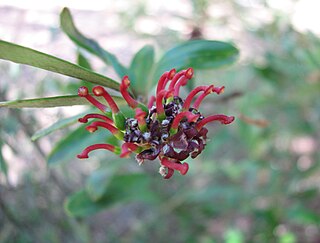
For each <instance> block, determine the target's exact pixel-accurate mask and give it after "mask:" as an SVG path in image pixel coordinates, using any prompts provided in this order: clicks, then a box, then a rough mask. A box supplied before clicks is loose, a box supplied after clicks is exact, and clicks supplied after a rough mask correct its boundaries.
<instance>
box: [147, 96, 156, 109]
mask: <svg viewBox="0 0 320 243" xmlns="http://www.w3.org/2000/svg"><path fill="white" fill-rule="evenodd" d="M155 101H156V97H155V96H154V95H151V97H150V99H149V102H148V109H151V107H152V106H153V104H154V102H155Z"/></svg>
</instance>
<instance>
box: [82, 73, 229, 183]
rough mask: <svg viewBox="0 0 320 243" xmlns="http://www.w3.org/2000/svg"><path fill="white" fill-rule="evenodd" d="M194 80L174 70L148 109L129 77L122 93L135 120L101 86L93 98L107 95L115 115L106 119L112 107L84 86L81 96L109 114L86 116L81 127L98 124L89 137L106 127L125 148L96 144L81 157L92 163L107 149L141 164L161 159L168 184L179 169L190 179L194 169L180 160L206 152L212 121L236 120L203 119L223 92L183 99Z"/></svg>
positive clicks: (206, 89)
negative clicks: (93, 155) (211, 99)
mask: <svg viewBox="0 0 320 243" xmlns="http://www.w3.org/2000/svg"><path fill="white" fill-rule="evenodd" d="M192 76H193V69H192V68H188V69H186V70H182V71H180V72H178V73H176V70H175V69H172V70H171V71H169V72H165V73H164V74H163V75H162V76H161V77H160V79H159V81H158V86H157V90H156V95H155V96H152V97H151V98H150V100H149V103H148V107H146V106H145V105H143V104H141V103H139V102H138V101H136V100H135V99H133V98H132V97H131V95H130V94H129V92H128V88H129V86H130V80H129V78H128V77H127V76H125V77H124V78H123V79H122V82H121V84H120V92H121V94H122V96H123V98H124V99H125V100H126V102H127V104H128V105H129V106H130V107H131V108H132V109H134V110H135V116H134V117H125V116H124V115H123V113H122V112H121V111H120V109H119V108H118V106H117V104H116V103H115V102H114V100H113V99H112V97H111V96H110V95H109V93H108V92H107V91H106V90H105V89H104V88H103V87H101V86H96V87H94V88H93V90H92V91H93V94H94V96H103V97H104V99H105V100H106V102H107V103H108V105H109V107H110V110H111V115H110V116H107V115H109V114H110V112H109V108H108V107H107V106H106V105H104V104H102V103H100V102H99V101H98V100H97V99H96V98H94V97H93V96H92V95H90V94H89V92H88V89H87V88H86V87H80V88H79V90H78V94H79V96H81V97H85V98H86V99H87V100H88V101H89V102H91V103H92V104H93V105H94V106H96V107H97V108H99V109H100V110H101V111H102V112H103V113H104V114H105V115H102V114H87V115H86V116H84V117H83V118H80V119H79V122H82V123H87V122H88V119H91V118H94V119H97V120H95V121H93V122H92V123H91V124H90V125H89V126H87V127H86V129H87V130H88V131H89V132H95V131H96V130H97V129H98V127H102V128H106V129H107V130H109V131H110V132H111V133H112V134H113V135H114V136H115V137H116V138H118V139H119V140H121V141H123V142H124V143H123V144H122V146H121V147H117V146H114V145H112V144H94V145H91V146H89V147H87V148H86V149H84V150H83V151H82V153H81V154H79V155H78V158H80V159H83V158H88V154H89V153H90V152H91V151H92V150H96V149H106V150H109V151H111V152H114V153H116V154H119V155H120V157H127V156H129V155H130V154H131V153H135V154H136V159H137V161H138V163H139V165H141V164H142V163H143V162H144V160H146V159H147V160H154V159H156V158H157V157H158V158H159V160H160V165H161V167H160V169H159V173H160V174H161V175H162V176H163V178H164V179H169V178H170V177H171V176H172V175H173V173H174V171H175V170H178V171H179V172H180V173H181V174H182V175H185V174H186V173H187V172H188V169H189V165H188V164H187V163H182V162H181V161H183V160H185V159H186V158H188V157H189V156H190V157H191V158H195V157H197V156H198V155H199V154H200V153H201V152H202V151H203V149H204V147H205V145H206V139H207V132H208V130H207V129H206V128H205V127H204V126H205V125H206V124H207V123H209V122H213V121H219V122H221V123H222V124H230V123H231V122H233V121H234V117H233V116H226V115H221V114H218V115H212V116H208V117H204V116H203V115H202V114H201V113H200V112H199V111H198V109H199V106H200V104H201V102H202V100H203V99H204V98H205V97H206V96H207V95H209V94H210V93H217V94H220V93H222V92H223V91H224V87H215V86H213V85H209V86H199V87H196V88H195V89H194V90H192V91H191V92H190V93H189V95H188V96H187V97H186V98H185V99H182V98H180V97H179V90H180V87H181V86H184V85H186V84H187V82H188V81H189V80H190V79H191V78H192ZM199 93H200V94H199ZM198 94H199V95H198ZM196 95H198V96H197V98H195V96H196ZM194 98H195V101H194V102H193V104H192V105H191V103H192V101H193V100H194Z"/></svg>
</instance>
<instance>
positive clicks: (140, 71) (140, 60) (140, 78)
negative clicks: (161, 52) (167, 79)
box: [130, 45, 154, 94]
mask: <svg viewBox="0 0 320 243" xmlns="http://www.w3.org/2000/svg"><path fill="white" fill-rule="evenodd" d="M153 65H154V48H153V47H152V46H150V45H146V46H144V47H143V48H141V49H140V50H139V51H138V52H137V53H136V55H135V56H134V57H133V59H132V62H131V65H130V71H131V74H133V77H130V80H131V87H132V88H133V89H134V90H135V91H137V92H138V93H139V94H146V92H148V91H149V90H150V88H151V82H149V79H150V73H151V71H152V68H153Z"/></svg>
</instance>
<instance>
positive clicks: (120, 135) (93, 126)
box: [86, 121, 123, 140]
mask: <svg viewBox="0 0 320 243" xmlns="http://www.w3.org/2000/svg"><path fill="white" fill-rule="evenodd" d="M98 127H103V128H105V129H107V130H109V131H110V132H111V133H112V134H113V135H114V136H115V137H116V138H118V139H119V140H122V139H123V133H122V132H121V131H119V130H118V129H117V128H116V127H115V126H113V125H111V124H109V123H106V122H101V121H95V122H92V123H91V125H89V126H87V127H86V129H87V130H88V131H89V132H95V131H96V130H98Z"/></svg>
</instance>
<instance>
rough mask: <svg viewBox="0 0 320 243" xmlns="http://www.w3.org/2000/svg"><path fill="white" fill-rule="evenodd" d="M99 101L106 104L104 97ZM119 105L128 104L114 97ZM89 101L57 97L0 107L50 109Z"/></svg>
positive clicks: (10, 102)
mask: <svg viewBox="0 0 320 243" xmlns="http://www.w3.org/2000/svg"><path fill="white" fill-rule="evenodd" d="M96 98H97V100H99V101H101V102H104V99H103V98H102V97H96ZM112 98H113V99H114V100H115V102H116V103H117V104H118V105H123V104H126V103H125V100H124V99H123V98H121V97H119V96H112ZM88 104H89V103H88V101H87V100H86V99H84V98H83V97H79V96H77V95H67V96H55V97H46V98H35V99H26V100H14V101H3V102H0V107H8V108H49V107H60V106H73V105H88Z"/></svg>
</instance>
